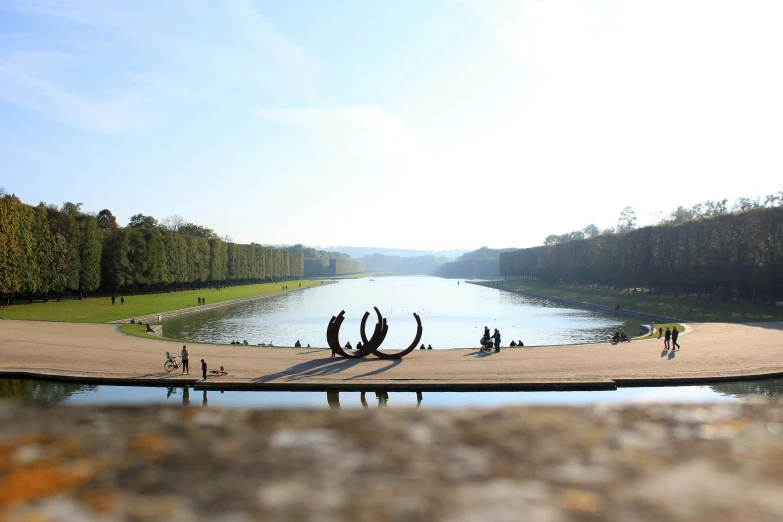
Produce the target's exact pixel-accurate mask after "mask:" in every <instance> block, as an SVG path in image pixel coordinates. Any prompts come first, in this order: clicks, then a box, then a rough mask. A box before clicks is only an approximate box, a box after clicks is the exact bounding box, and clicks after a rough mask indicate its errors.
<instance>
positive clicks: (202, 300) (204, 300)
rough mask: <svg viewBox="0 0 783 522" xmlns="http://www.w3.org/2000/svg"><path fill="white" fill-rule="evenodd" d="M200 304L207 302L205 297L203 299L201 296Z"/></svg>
mask: <svg viewBox="0 0 783 522" xmlns="http://www.w3.org/2000/svg"><path fill="white" fill-rule="evenodd" d="M201 304H203V305H204V304H207V300H206V299H204V298H203V297H202V298H201Z"/></svg>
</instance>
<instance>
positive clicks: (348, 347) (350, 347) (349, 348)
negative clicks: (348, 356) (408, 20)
mask: <svg viewBox="0 0 783 522" xmlns="http://www.w3.org/2000/svg"><path fill="white" fill-rule="evenodd" d="M345 349H346V350H353V346H351V341H348V342H347V343H345Z"/></svg>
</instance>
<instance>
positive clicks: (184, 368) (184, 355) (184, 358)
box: [180, 344, 190, 374]
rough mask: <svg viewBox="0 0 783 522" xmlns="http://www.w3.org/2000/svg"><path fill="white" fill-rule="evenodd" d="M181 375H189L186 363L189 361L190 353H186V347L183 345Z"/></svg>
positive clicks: (188, 367)
mask: <svg viewBox="0 0 783 522" xmlns="http://www.w3.org/2000/svg"><path fill="white" fill-rule="evenodd" d="M180 355H182V373H187V374H190V366H189V365H188V362H189V361H190V352H189V351H188V347H187V346H185V345H184V344H183V345H182V353H181V354H180Z"/></svg>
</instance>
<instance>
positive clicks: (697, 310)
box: [477, 281, 783, 330]
mask: <svg viewBox="0 0 783 522" xmlns="http://www.w3.org/2000/svg"><path fill="white" fill-rule="evenodd" d="M477 284H480V285H482V286H488V287H492V285H493V284H494V285H495V288H501V289H505V290H521V291H523V292H533V293H536V294H544V295H550V296H552V297H560V298H564V299H573V300H575V301H582V302H585V303H591V304H599V305H604V306H611V307H612V308H614V307H615V306H616V305H618V304H619V305H620V308H624V309H626V310H634V311H637V312H645V313H649V314H656V315H664V316H667V317H676V318H678V319H687V320H691V321H697V322H717V323H723V322H726V323H742V322H754V321H783V307H780V306H771V305H769V304H764V303H761V302H759V303H757V304H755V305H754V304H751V303H747V302H737V301H729V300H727V301H721V300H720V299H714V300H712V301H709V300H707V299H697V298H696V297H695V296H690V297H682V296H681V297H674V296H670V295H660V294H655V293H650V292H645V293H641V292H640V291H637V292H636V293H634V292H626V291H621V290H609V289H607V288H583V287H581V286H571V285H565V284H563V285H558V284H555V283H545V282H532V281H485V282H480V283H477ZM665 329H666V328H665V327H664V330H665Z"/></svg>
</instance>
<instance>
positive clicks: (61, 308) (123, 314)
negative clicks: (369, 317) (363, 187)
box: [0, 281, 330, 323]
mask: <svg viewBox="0 0 783 522" xmlns="http://www.w3.org/2000/svg"><path fill="white" fill-rule="evenodd" d="M300 284H301V285H302V288H308V287H312V286H320V285H321V284H324V285H327V284H330V283H329V282H321V281H288V282H286V283H264V284H261V285H246V286H232V287H228V288H223V289H222V290H220V291H218V290H214V289H209V290H188V291H186V292H171V293H165V294H149V295H137V296H132V295H126V296H125V304H124V305H120V300H119V298H117V304H116V305H114V306H112V304H111V298H110V297H101V298H90V299H84V300H81V301H79V300H66V301H60V302H59V303H58V302H56V301H49V302H48V303H32V304H24V305H13V306H8V307H2V308H0V319H24V320H31V321H60V322H69V323H107V322H109V321H115V320H118V319H125V318H129V317H139V316H142V315H151V314H156V313H163V312H169V311H171V310H181V309H183V308H198V298H199V297H202V298H204V300H205V301H206V303H207V304H208V305H209V304H213V303H222V302H224V301H231V300H232V299H241V298H243V297H253V296H257V295H264V294H271V293H274V292H280V291H281V289H282V287H283V285H288V288H289V289H291V290H293V289H295V288H299V285H300Z"/></svg>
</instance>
